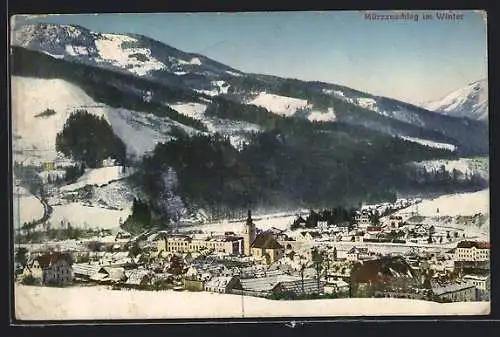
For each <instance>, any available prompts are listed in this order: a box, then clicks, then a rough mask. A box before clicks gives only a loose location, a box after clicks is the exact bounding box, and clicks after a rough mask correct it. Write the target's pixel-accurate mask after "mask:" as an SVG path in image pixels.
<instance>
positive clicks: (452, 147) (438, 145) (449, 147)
mask: <svg viewBox="0 0 500 337" xmlns="http://www.w3.org/2000/svg"><path fill="white" fill-rule="evenodd" d="M401 138H402V139H404V140H407V141H410V142H414V143H419V144H422V145H425V146H429V147H434V148H437V149H445V150H449V151H455V150H456V149H457V147H456V146H455V145H453V144H446V143H438V142H434V141H432V140H426V139H420V138H414V137H406V136H402V137H401Z"/></svg>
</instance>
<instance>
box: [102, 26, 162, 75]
mask: <svg viewBox="0 0 500 337" xmlns="http://www.w3.org/2000/svg"><path fill="white" fill-rule="evenodd" d="M137 42H138V41H137V39H136V38H133V37H130V36H126V35H118V34H100V36H99V38H98V39H96V40H95V44H96V47H97V50H98V52H99V56H100V58H96V61H97V62H109V63H111V64H112V65H114V66H117V67H121V68H125V69H128V70H129V71H131V72H133V73H135V74H137V75H139V76H144V75H146V74H148V73H149V72H150V71H154V70H162V69H165V65H164V64H163V63H162V62H160V61H158V60H157V59H155V58H154V57H153V56H152V55H151V50H150V49H147V48H133V47H130V48H123V47H122V45H123V44H124V43H130V44H133V43H137Z"/></svg>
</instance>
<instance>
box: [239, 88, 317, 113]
mask: <svg viewBox="0 0 500 337" xmlns="http://www.w3.org/2000/svg"><path fill="white" fill-rule="evenodd" d="M248 104H253V105H257V106H260V107H262V108H265V109H267V110H269V111H271V112H274V113H276V114H280V115H284V116H293V115H294V114H295V112H296V111H297V110H299V109H305V108H308V107H309V104H308V102H307V100H304V99H299V98H293V97H286V96H280V95H275V94H269V93H266V92H260V93H259V94H258V95H257V97H255V98H254V99H252V100H251V101H249V102H248Z"/></svg>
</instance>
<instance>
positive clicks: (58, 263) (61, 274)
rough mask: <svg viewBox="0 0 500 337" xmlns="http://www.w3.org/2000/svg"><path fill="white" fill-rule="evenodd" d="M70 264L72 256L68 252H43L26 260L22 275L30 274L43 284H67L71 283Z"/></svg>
mask: <svg viewBox="0 0 500 337" xmlns="http://www.w3.org/2000/svg"><path fill="white" fill-rule="evenodd" d="M72 266H73V258H72V256H71V254H69V253H62V252H51V253H45V254H42V255H40V256H37V257H35V258H33V259H31V260H30V261H28V263H27V264H26V267H25V269H24V271H23V275H24V276H27V275H30V276H32V277H33V278H35V279H37V280H39V282H40V283H41V284H43V285H45V284H53V285H68V284H71V283H73V268H72Z"/></svg>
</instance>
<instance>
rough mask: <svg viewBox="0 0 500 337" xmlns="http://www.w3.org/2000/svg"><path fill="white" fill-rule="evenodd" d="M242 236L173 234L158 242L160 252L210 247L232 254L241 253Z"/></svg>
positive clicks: (180, 251)
mask: <svg viewBox="0 0 500 337" xmlns="http://www.w3.org/2000/svg"><path fill="white" fill-rule="evenodd" d="M241 240H242V238H241V237H237V236H225V235H223V236H212V237H208V238H206V239H193V238H191V237H190V236H186V235H171V236H166V237H164V238H161V239H160V240H158V242H157V250H158V252H161V251H165V252H172V253H193V252H199V251H201V250H205V249H209V250H213V251H215V252H223V253H226V254H231V255H238V254H239V253H240V246H241Z"/></svg>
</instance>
